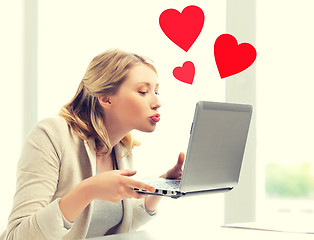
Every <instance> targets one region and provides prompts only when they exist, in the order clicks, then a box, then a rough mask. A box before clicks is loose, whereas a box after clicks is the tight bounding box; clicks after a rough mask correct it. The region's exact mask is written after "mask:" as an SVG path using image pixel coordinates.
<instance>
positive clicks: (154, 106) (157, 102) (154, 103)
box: [151, 96, 161, 110]
mask: <svg viewBox="0 0 314 240" xmlns="http://www.w3.org/2000/svg"><path fill="white" fill-rule="evenodd" d="M160 107H161V103H160V101H159V98H158V97H157V96H155V99H154V102H153V104H152V105H151V108H152V109H154V110H157V109H158V108H160Z"/></svg>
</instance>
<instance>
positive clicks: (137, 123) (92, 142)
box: [0, 50, 184, 240]
mask: <svg viewBox="0 0 314 240" xmlns="http://www.w3.org/2000/svg"><path fill="white" fill-rule="evenodd" d="M157 95H158V82H157V74H156V70H155V68H154V66H153V65H152V64H151V63H150V62H149V61H148V60H147V59H145V58H144V57H141V56H138V55H135V54H131V53H126V52H122V51H119V50H110V51H107V52H104V53H102V54H100V55H98V56H96V57H95V58H94V59H93V60H92V61H91V63H90V65H89V66H88V69H87V71H86V73H85V76H84V78H83V80H82V81H81V83H80V85H79V88H78V90H77V92H76V94H75V96H74V98H73V99H72V100H71V101H70V102H69V103H68V104H66V105H65V106H64V107H63V108H62V109H61V111H60V116H58V117H54V118H48V119H44V120H42V121H41V122H39V123H38V124H37V125H36V126H35V127H34V128H33V130H32V131H31V133H30V135H29V136H28V138H27V140H26V142H25V145H24V148H23V151H22V155H21V158H20V161H19V163H18V171H17V186H16V194H15V196H14V202H13V207H12V212H11V214H10V216H9V221H8V226H7V229H6V231H5V232H4V233H3V235H2V236H1V237H0V240H3V239H7V240H9V239H10V240H13V239H14V240H19V239H23V240H25V239H32V240H34V239H53V240H56V239H84V238H88V237H95V236H102V235H107V234H113V233H121V232H128V231H134V230H136V229H137V228H139V227H140V226H141V225H142V224H144V223H146V222H147V221H148V220H150V219H151V218H153V217H154V216H155V214H156V211H155V209H156V206H157V204H158V202H159V200H160V197H159V196H153V195H144V194H140V193H136V192H135V191H133V188H140V189H145V190H147V191H150V192H154V191H155V189H154V188H153V187H151V186H149V185H146V184H144V183H141V182H138V181H135V180H133V179H131V178H129V177H130V176H133V175H134V174H135V173H136V172H135V171H134V170H132V148H133V147H134V146H136V145H138V144H137V142H136V141H135V140H133V139H132V136H131V135H130V131H132V130H133V129H137V130H139V131H143V132H152V131H154V130H155V128H156V124H157V122H158V121H159V120H160V115H159V114H158V109H159V107H160V102H159V100H158V97H157ZM183 161H184V155H183V153H180V154H179V158H178V162H177V164H176V165H175V166H174V167H173V168H172V169H170V170H169V171H168V172H167V173H165V174H163V175H162V176H161V177H164V178H180V177H181V174H182V165H183Z"/></svg>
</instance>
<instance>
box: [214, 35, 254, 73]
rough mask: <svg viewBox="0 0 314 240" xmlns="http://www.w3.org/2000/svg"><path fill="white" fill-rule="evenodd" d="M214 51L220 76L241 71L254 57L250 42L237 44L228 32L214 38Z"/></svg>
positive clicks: (250, 63) (251, 62)
mask: <svg viewBox="0 0 314 240" xmlns="http://www.w3.org/2000/svg"><path fill="white" fill-rule="evenodd" d="M214 53H215V60H216V65H217V68H218V71H219V74H220V77H221V78H225V77H229V76H231V75H234V74H236V73H239V72H242V71H243V70H245V69H247V68H248V67H249V66H251V65H252V64H253V62H254V61H255V59H256V50H255V48H254V47H253V46H252V45H251V44H249V43H241V44H239V45H238V42H237V39H236V38H235V37H234V36H232V35H230V34H222V35H220V36H219V37H218V38H217V39H216V41H215V46H214Z"/></svg>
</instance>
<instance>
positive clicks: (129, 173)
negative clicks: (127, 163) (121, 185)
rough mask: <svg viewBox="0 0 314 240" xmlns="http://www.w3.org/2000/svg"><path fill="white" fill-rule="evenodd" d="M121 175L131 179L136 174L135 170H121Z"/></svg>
mask: <svg viewBox="0 0 314 240" xmlns="http://www.w3.org/2000/svg"><path fill="white" fill-rule="evenodd" d="M119 173H120V175H122V176H126V177H131V176H133V175H135V174H136V171H135V170H129V169H123V170H119Z"/></svg>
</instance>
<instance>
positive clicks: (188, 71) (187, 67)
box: [173, 61, 195, 84]
mask: <svg viewBox="0 0 314 240" xmlns="http://www.w3.org/2000/svg"><path fill="white" fill-rule="evenodd" d="M194 74H195V67H194V64H193V63H192V62H190V61H187V62H185V63H183V65H182V67H176V68H175V69H173V76H174V77H175V78H176V79H178V80H179V81H181V82H184V83H188V84H192V83H193V79H194Z"/></svg>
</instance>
